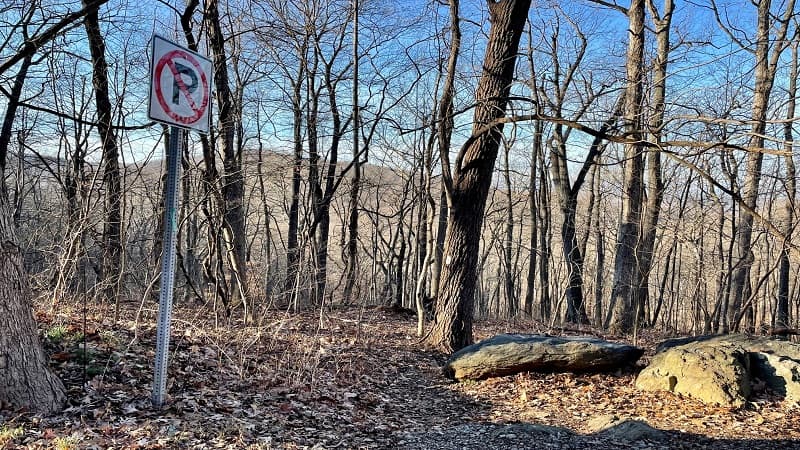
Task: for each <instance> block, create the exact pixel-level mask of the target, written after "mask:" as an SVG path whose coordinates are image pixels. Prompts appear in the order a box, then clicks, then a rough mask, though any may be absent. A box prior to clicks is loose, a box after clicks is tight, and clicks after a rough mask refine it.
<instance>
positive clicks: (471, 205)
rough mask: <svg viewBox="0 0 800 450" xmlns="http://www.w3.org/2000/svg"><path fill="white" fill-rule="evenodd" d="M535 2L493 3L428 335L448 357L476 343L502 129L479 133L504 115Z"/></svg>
mask: <svg viewBox="0 0 800 450" xmlns="http://www.w3.org/2000/svg"><path fill="white" fill-rule="evenodd" d="M530 3H531V2H530V0H500V1H489V3H488V5H489V14H490V20H491V23H492V26H491V30H490V32H489V42H488V43H487V46H486V55H485V58H484V64H483V73H482V75H481V79H480V81H479V82H478V90H477V93H476V100H477V106H476V108H475V113H474V118H473V127H472V136H471V137H470V138H469V139H468V140H467V142H466V143H465V144H464V146H463V147H462V148H461V151H460V153H459V155H458V158H457V159H456V162H455V167H454V170H453V176H452V186H451V189H450V197H451V203H450V220H449V222H448V226H447V233H446V236H445V249H444V266H443V268H442V275H441V280H442V284H441V288H440V291H439V297H438V299H437V312H436V323H435V324H434V326H433V328H432V330H431V334H430V335H429V343H431V344H432V345H434V346H436V347H438V348H439V349H441V350H442V351H445V352H453V351H456V350H459V349H461V348H463V347H465V346H467V345H469V344H471V343H472V315H473V302H474V297H475V280H476V278H477V276H476V275H477V274H476V269H477V263H478V261H477V258H478V251H479V246H480V233H481V229H482V227H483V213H484V207H485V206H486V199H487V196H488V193H489V187H490V186H491V182H492V172H493V169H494V163H495V160H496V158H497V152H498V149H499V146H500V141H501V139H502V132H503V126H502V124H499V125H495V124H493V125H492V126H489V127H488V129H487V130H486V131H485V132H480V133H479V131H481V130H482V129H483V128H484V127H486V126H487V125H489V124H491V123H492V122H494V121H495V120H496V119H498V118H500V117H503V116H504V115H505V110H506V105H507V102H508V94H509V91H510V89H511V83H512V81H513V75H514V67H515V64H516V57H517V50H518V48H519V41H520V36H521V35H522V30H523V27H524V25H525V20H526V19H527V16H528V9H529V8H530Z"/></svg>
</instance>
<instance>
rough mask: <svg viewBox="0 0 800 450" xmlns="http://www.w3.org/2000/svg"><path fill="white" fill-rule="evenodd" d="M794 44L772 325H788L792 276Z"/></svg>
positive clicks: (795, 84)
mask: <svg viewBox="0 0 800 450" xmlns="http://www.w3.org/2000/svg"><path fill="white" fill-rule="evenodd" d="M797 47H798V41H797V40H795V41H794V43H793V44H792V62H791V69H790V71H791V73H790V75H789V87H788V89H787V90H788V92H789V102H788V105H787V106H786V118H787V119H788V120H787V121H786V123H785V124H784V126H783V139H784V141H785V144H784V150H785V151H786V154H787V156H785V157H784V162H785V164H786V197H787V202H786V207H785V211H786V219H785V220H786V222H785V226H784V228H783V233H784V236H785V238H784V242H783V243H782V245H781V254H780V258H781V262H780V268H779V272H778V274H779V278H778V304H777V308H776V311H775V326H776V327H789V279H790V277H791V263H790V261H789V249H790V247H789V245H790V243H791V242H792V231H793V229H794V208H795V201H796V199H797V180H796V179H795V176H796V171H795V167H794V152H793V149H794V133H793V130H792V121H793V120H794V113H795V108H796V106H797Z"/></svg>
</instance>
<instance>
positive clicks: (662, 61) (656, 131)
mask: <svg viewBox="0 0 800 450" xmlns="http://www.w3.org/2000/svg"><path fill="white" fill-rule="evenodd" d="M648 5H649V8H650V14H651V15H652V16H653V22H654V23H655V31H656V46H657V51H656V59H655V63H654V68H653V87H652V92H653V94H652V101H651V103H652V108H653V112H652V114H651V116H650V124H649V130H648V132H649V134H650V136H651V137H652V139H651V141H652V142H654V143H656V144H660V142H661V136H662V131H661V129H662V127H663V125H664V110H665V106H666V100H665V99H666V87H667V65H668V63H669V52H670V27H671V24H672V13H673V11H674V10H675V4H674V3H673V1H672V0H665V1H664V10H663V17H659V16H658V13H657V11H656V9H655V6H654V5H653V4H652V0H650V3H648ZM647 178H648V180H647V201H646V204H645V208H644V214H643V216H642V228H641V233H642V236H641V242H640V243H639V246H638V247H637V252H638V256H637V262H638V264H639V267H638V270H637V272H636V273H637V276H638V279H637V285H638V286H637V292H636V293H635V294H634V295H635V298H634V304H635V305H639V317H638V320H639V323H640V324H645V322H646V321H645V320H644V318H645V308H644V306H645V305H647V304H648V301H649V292H650V288H649V278H650V271H651V270H652V266H653V250H654V247H655V242H656V226H657V225H658V219H659V216H660V213H661V202H662V200H663V198H664V180H663V177H662V173H661V152H660V151H658V150H657V149H654V150H652V151H650V152H649V153H648V154H647Z"/></svg>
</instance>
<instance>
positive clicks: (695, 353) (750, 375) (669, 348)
mask: <svg viewBox="0 0 800 450" xmlns="http://www.w3.org/2000/svg"><path fill="white" fill-rule="evenodd" d="M657 351H658V353H656V355H655V357H654V358H653V360H652V361H651V362H650V365H648V366H647V367H646V368H645V369H644V370H643V371H642V372H641V373H640V374H639V376H638V377H637V378H636V387H637V388H638V389H641V390H646V391H655V390H663V391H670V392H674V393H678V394H683V395H687V396H689V397H692V398H695V399H698V400H700V401H702V402H704V403H709V404H718V405H722V406H728V407H741V406H743V405H744V404H745V402H746V401H747V398H748V396H749V395H750V391H751V384H752V383H753V382H754V381H755V380H756V379H759V380H761V381H763V382H764V383H765V384H766V385H767V386H768V387H769V388H770V389H772V390H774V391H775V392H776V393H778V394H779V395H782V396H784V397H785V399H786V400H788V401H794V402H797V401H800V345H798V344H792V343H789V342H784V341H776V340H771V339H767V338H760V337H751V336H745V335H740V334H733V335H722V336H701V337H699V338H696V339H693V340H689V339H682V340H672V341H666V342H664V343H662V344H661V345H659V346H658V349H657Z"/></svg>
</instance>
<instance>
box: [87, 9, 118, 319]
mask: <svg viewBox="0 0 800 450" xmlns="http://www.w3.org/2000/svg"><path fill="white" fill-rule="evenodd" d="M84 6H87V5H86V2H84ZM83 23H84V27H85V28H86V36H87V38H88V41H89V51H90V52H91V55H92V84H93V85H94V94H95V102H96V105H97V130H98V131H99V132H100V141H101V144H102V147H103V162H104V168H103V183H104V184H105V186H106V192H105V197H106V198H105V211H104V213H105V222H104V224H103V266H102V267H103V268H102V278H103V298H104V300H105V301H107V302H111V303H115V304H116V303H117V302H118V301H119V298H118V297H119V285H120V276H121V274H120V273H119V271H120V266H121V262H122V223H121V221H122V207H121V205H122V185H121V176H120V171H119V150H118V148H117V138H116V136H115V135H114V130H113V128H112V122H111V120H112V113H113V111H112V109H113V108H112V106H111V99H110V96H109V90H108V64H107V63H106V56H105V51H106V46H105V42H104V40H103V35H102V33H101V31H100V21H99V18H98V11H97V9H94V10H92V11H91V12H89V13H88V14H86V17H85V18H84V22H83Z"/></svg>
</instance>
